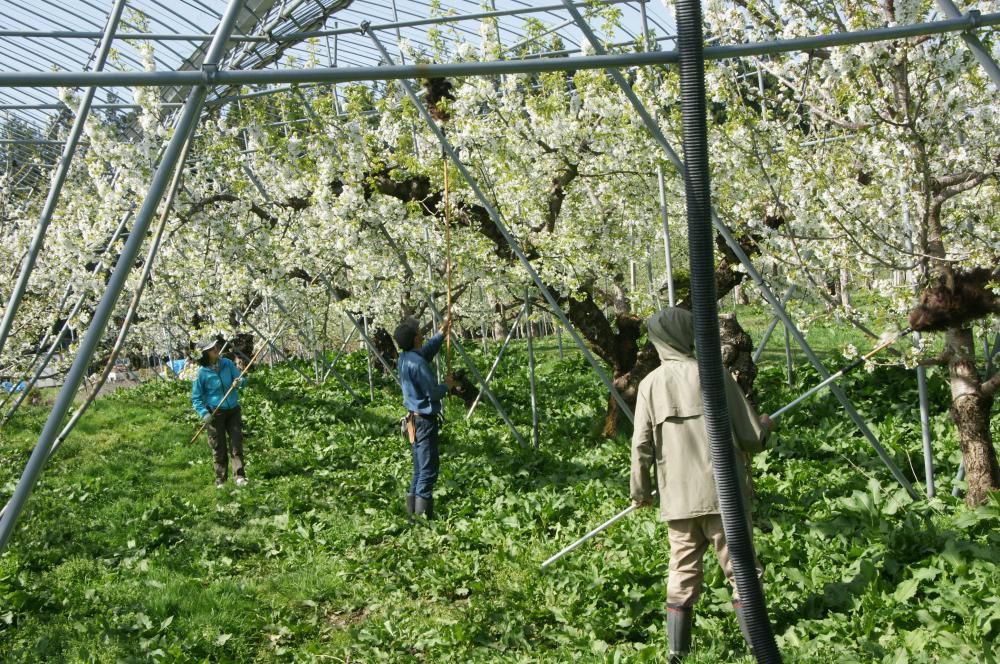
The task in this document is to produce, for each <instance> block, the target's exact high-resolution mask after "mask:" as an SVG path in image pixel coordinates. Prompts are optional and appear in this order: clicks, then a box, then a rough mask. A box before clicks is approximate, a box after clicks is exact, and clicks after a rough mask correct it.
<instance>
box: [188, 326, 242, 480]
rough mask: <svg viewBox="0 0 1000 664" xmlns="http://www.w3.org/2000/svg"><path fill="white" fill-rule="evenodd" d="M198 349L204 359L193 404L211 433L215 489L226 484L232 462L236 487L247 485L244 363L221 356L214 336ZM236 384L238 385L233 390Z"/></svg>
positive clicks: (209, 438)
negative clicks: (242, 405) (241, 399)
mask: <svg viewBox="0 0 1000 664" xmlns="http://www.w3.org/2000/svg"><path fill="white" fill-rule="evenodd" d="M198 349H199V350H200V351H201V357H200V358H198V364H199V365H201V366H200V367H199V368H198V375H197V376H196V377H195V379H194V381H193V383H192V385H191V404H192V405H193V406H194V409H195V410H196V411H197V412H198V415H199V416H201V419H202V420H203V421H204V422H205V428H206V429H207V431H208V445H209V447H211V448H212V453H213V465H214V467H215V486H216V488H219V489H221V488H222V487H223V485H224V484H225V483H226V477H227V475H228V470H229V464H228V460H229V459H231V460H232V463H233V475H234V476H235V477H236V484H237V486H244V485H246V483H247V478H246V473H245V471H244V469H243V415H242V413H241V411H240V404H239V389H240V388H241V387H243V384H244V383H245V381H246V378H243V377H242V369H243V363H242V361H241V360H237V362H239V366H237V364H235V363H234V362H233V361H232V360H230V359H228V358H225V357H221V356H220V354H221V350H222V349H221V348H220V345H219V342H218V340H217V339H216V338H215V337H211V338H209V339H206V340H205V341H203V342H202V343H200V344H199V345H198ZM233 383H236V386H235V387H233V389H232V391H230V389H229V388H230V387H232V386H233ZM227 392H228V393H229V395H228V396H226V393H227ZM224 396H225V401H223V397H224ZM216 409H218V410H216ZM213 413H214V415H213ZM227 438H228V441H229V445H228V448H229V449H228V450H227V449H226V447H227V446H226V439H227ZM227 456H228V459H227Z"/></svg>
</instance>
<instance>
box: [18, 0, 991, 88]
mask: <svg viewBox="0 0 1000 664" xmlns="http://www.w3.org/2000/svg"><path fill="white" fill-rule="evenodd" d="M625 1H629V0H625ZM514 11H515V13H519V12H523V11H525V10H524V8H521V9H518V10H514ZM995 25H1000V13H990V14H976V13H974V12H969V13H966V14H964V15H962V16H961V17H960V18H954V19H945V20H941V21H929V22H926V23H915V24H912V25H900V26H889V27H884V28H875V29H872V30H858V31H849V32H836V33H826V34H821V35H811V36H808V37H799V38H795V39H778V40H773V41H767V42H754V43H748V44H729V45H724V46H707V47H705V60H706V61H715V60H734V59H739V58H748V57H753V56H762V55H775V54H778V53H794V52H808V51H815V50H816V49H820V48H833V47H836V46H849V45H854V44H865V43H874V42H882V41H896V40H900V39H908V38H911V37H921V36H926V35H937V34H945V33H949V32H964V31H968V30H978V29H983V28H988V27H992V26H995ZM557 55H559V56H561V57H551V58H538V59H530V60H491V61H485V62H457V63H447V64H423V63H420V64H414V65H399V66H391V67H336V68H329V67H313V68H306V69H290V68H289V69H249V70H247V69H241V70H227V71H223V72H219V73H218V74H217V75H215V76H214V80H213V84H214V85H219V86H242V85H249V86H254V85H274V84H282V83H283V84H300V85H301V84H328V83H349V82H362V81H363V82H369V81H386V80H404V79H412V78H440V77H469V76H494V75H504V74H526V73H539V72H551V71H570V70H572V71H581V70H584V69H608V68H609V67H644V66H650V65H667V64H676V63H677V62H678V61H679V55H678V53H677V51H675V50H673V51H649V52H647V53H615V54H612V55H595V56H574V57H564V56H565V53H557ZM200 83H204V78H203V76H202V74H201V72H197V71H151V72H145V71H143V72H140V71H134V72H132V71H130V72H61V71H60V72H0V87H32V88H51V87H71V86H90V85H97V86H99V87H132V86H148V87H171V86H182V87H183V86H189V85H198V84H200ZM243 97H244V98H246V95H243Z"/></svg>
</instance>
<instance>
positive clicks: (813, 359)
mask: <svg viewBox="0 0 1000 664" xmlns="http://www.w3.org/2000/svg"><path fill="white" fill-rule="evenodd" d="M563 4H564V5H567V7H566V9H567V11H569V12H570V14H572V15H573V16H574V18H576V22H577V26H578V27H579V28H580V30H581V31H582V32H583V34H584V36H585V37H586V38H587V39H588V40H590V43H591V44H592V45H593V47H594V50H595V51H596V52H597V53H598V54H602V53H604V47H603V46H601V43H600V40H599V39H598V38H597V36H596V35H595V34H594V32H593V30H591V29H590V26H589V25H587V23H586V22H585V21H584V20H583V17H582V16H580V13H579V12H578V11H577V10H576V8H575V7H572V6H569V4H568V3H567V0H563ZM607 71H608V74H609V75H610V76H611V77H612V79H614V81H615V82H616V83H617V84H618V86H619V87H620V88H621V90H622V92H623V93H624V94H625V96H626V97H627V98H628V100H629V102H630V103H631V104H632V106H633V107H634V108H635V110H636V112H637V113H638V114H639V117H640V118H641V119H642V121H643V123H644V124H645V125H646V128H647V129H648V130H649V132H650V134H652V136H653V138H654V140H655V141H656V142H657V144H659V146H660V147H661V148H662V149H663V151H664V152H665V153H666V155H667V158H668V159H669V160H670V162H671V163H672V164H673V165H674V167H675V168H677V170H678V171H679V172H680V173H682V174H686V169H685V167H684V162H683V161H681V158H680V157H679V156H678V155H677V153H676V152H675V151H674V149H673V148H672V147H671V146H670V143H669V142H668V141H667V139H666V137H665V136H664V135H663V131H662V130H661V129H660V126H659V124H658V123H657V122H656V121H655V120H654V119H653V118H652V116H650V114H649V112H648V111H647V110H646V108H645V106H644V105H643V103H642V102H641V101H640V100H639V98H638V97H637V96H636V94H635V92H634V91H633V90H632V86H631V85H629V83H628V81H627V80H625V77H624V76H622V74H621V72H619V71H618V70H617V69H611V68H608V69H607ZM711 220H712V225H713V226H714V227H715V229H716V231H717V232H718V233H719V234H720V235H722V237H723V239H724V240H725V241H726V244H728V245H729V247H730V249H732V251H733V253H734V254H735V255H736V257H737V258H738V259H739V261H740V263H742V264H743V266H744V267H745V268H746V271H747V274H749V275H750V277H751V279H753V281H754V283H755V284H756V285H757V287H758V288H759V289H760V291H761V294H762V295H763V296H764V299H766V300H767V301H768V303H769V304H770V305H771V307H772V308H773V309H774V311H775V313H776V314H777V315H778V316H779V317H780V318H781V321H782V322H783V323H784V324H785V327H786V328H787V329H788V331H789V332H790V333H791V335H792V336H793V337H794V338H795V341H796V342H797V343H798V344H799V346H800V347H801V348H802V352H803V353H805V355H806V357H807V358H809V362H810V363H811V364H812V365H813V367H815V369H816V371H817V372H818V373H819V374H820V376H821V377H822V378H829V377H830V372H828V371H827V370H826V367H824V366H823V363H822V362H821V361H820V359H819V358H818V357H817V356H816V354H815V353H814V352H813V350H812V347H810V346H809V343H808V342H807V341H806V339H805V337H804V336H803V335H802V332H801V331H800V330H799V329H798V328H797V327H796V326H795V323H793V322H792V319H791V318H790V317H789V315H788V312H787V311H785V308H784V306H783V305H782V304H781V302H780V301H779V300H778V298H777V297H776V296H775V294H774V292H773V291H771V289H770V287H768V285H767V283H766V282H765V281H764V278H763V277H762V276H761V274H760V272H758V271H757V268H756V267H754V265H753V263H751V262H750V258H749V257H748V256H747V255H746V252H745V251H743V247H741V246H740V244H739V242H737V241H736V238H735V236H734V235H733V232H732V230H731V229H730V228H729V227H728V226H726V224H724V223H723V222H722V220H721V219H720V218H719V216H718V214H717V213H716V211H715V209H714V207H713V208H712V209H711ZM830 391H831V392H833V393H834V395H835V396H836V397H837V399H838V400H839V401H840V403H841V405H842V406H843V407H844V410H845V411H846V412H847V414H848V416H849V417H850V418H851V420H853V421H854V423H855V425H857V427H858V429H860V430H861V432H862V434H863V435H864V436H865V438H866V439H867V440H868V442H869V444H870V445H871V446H872V448H873V449H874V450H875V452H876V454H878V456H879V458H880V459H881V460H882V463H883V464H885V466H886V467H887V468H888V469H889V472H890V473H891V474H892V476H893V477H894V478H896V481H897V482H899V484H900V485H901V486H902V487H903V488H904V489H906V492H907V493H908V494H909V495H910V497H911V498H913V499H914V500H917V499H918V498H919V495H918V494H917V492H916V490H915V489H914V488H913V485H912V484H911V483H910V481H909V480H908V479H906V476H905V475H903V471H901V470H900V469H899V466H897V465H896V462H895V461H893V460H892V457H890V456H889V453H888V452H886V450H885V448H883V447H882V444H881V443H879V441H878V438H876V437H875V434H874V433H873V432H872V430H871V429H870V428H869V426H868V424H867V423H866V422H865V421H864V419H863V418H862V417H861V415H859V414H858V412H857V410H856V409H855V408H854V405H853V404H852V403H851V401H850V399H848V397H847V394H845V393H844V391H843V389H841V387H840V386H839V385H837V384H836V383H833V384H831V385H830Z"/></svg>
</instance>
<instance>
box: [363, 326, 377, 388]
mask: <svg viewBox="0 0 1000 664" xmlns="http://www.w3.org/2000/svg"><path fill="white" fill-rule="evenodd" d="M361 322H362V323H363V324H364V328H365V336H366V337H367V336H368V316H364V317H363V318H362V319H361ZM365 360H367V363H368V395H369V396H370V397H371V400H372V401H375V380H374V379H373V378H372V350H371V348H368V346H365Z"/></svg>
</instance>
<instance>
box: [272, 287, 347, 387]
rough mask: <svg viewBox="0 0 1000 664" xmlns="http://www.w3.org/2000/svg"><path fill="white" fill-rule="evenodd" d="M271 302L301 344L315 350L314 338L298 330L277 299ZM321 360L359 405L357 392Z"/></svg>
mask: <svg viewBox="0 0 1000 664" xmlns="http://www.w3.org/2000/svg"><path fill="white" fill-rule="evenodd" d="M271 301H272V302H274V306H276V307H278V311H280V312H281V313H283V314H284V315H285V320H287V321H288V322H289V323H291V325H292V329H294V330H295V333H296V334H297V335H298V337H299V339H301V340H302V343H304V344H306V345H308V346H312V347H313V348H314V349H315V347H316V340H315V339H314V338H311V337H310V336H309V335H308V334H307V333H306V332H305V331H304V330H303V329H302V328H300V327H299V326H298V325H296V324H295V323H294V320H295V319H294V317H293V316H292V314H291V313H289V311H288V309H286V308H285V306H284V305H283V304H282V303H281V301H280V300H278V299H276V298H274V297H272V298H271ZM313 357H314V361H315V353H314V354H313ZM321 359H322V360H323V364H325V365H326V368H327V371H329V372H330V373H332V374H333V377H334V378H336V379H337V382H338V383H340V386H341V387H343V388H344V389H345V390H347V392H348V394H350V395H351V398H352V399H354V400H355V401H357V402H359V403H360V402H361V401H362V399H361V397H359V396H358V394H357V392H355V391H354V389H353V388H351V386H350V385H348V384H347V381H346V380H344V377H343V376H341V375H340V374H339V373H338V372H337V370H336V369H334V368H333V367H331V366H330V363H329V362H327V361H326V358H325V357H324V358H321ZM317 369H318V367H317ZM317 373H318V371H317ZM303 375H305V374H303ZM316 379H317V381H318V380H319V376H318V375H317V376H316Z"/></svg>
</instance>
